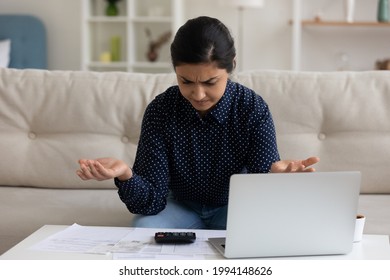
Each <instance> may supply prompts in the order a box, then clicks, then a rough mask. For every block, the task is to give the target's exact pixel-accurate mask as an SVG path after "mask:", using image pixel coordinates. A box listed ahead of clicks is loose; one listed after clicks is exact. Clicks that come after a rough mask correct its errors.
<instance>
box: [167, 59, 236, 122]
mask: <svg viewBox="0 0 390 280" xmlns="http://www.w3.org/2000/svg"><path fill="white" fill-rule="evenodd" d="M175 70H176V76H177V81H178V85H179V88H180V92H181V94H182V95H183V97H184V98H185V99H187V100H188V101H189V102H190V103H191V105H192V106H193V107H194V108H195V109H196V110H197V111H198V112H199V114H200V115H201V116H204V115H205V114H206V113H207V112H209V111H210V110H211V109H212V108H213V107H214V106H215V105H216V104H217V103H218V101H219V100H220V99H221V97H222V96H223V94H224V92H225V88H226V83H227V80H228V78H229V74H228V72H227V71H226V70H225V69H220V68H218V67H217V65H216V64H215V63H201V64H182V65H180V66H176V68H175Z"/></svg>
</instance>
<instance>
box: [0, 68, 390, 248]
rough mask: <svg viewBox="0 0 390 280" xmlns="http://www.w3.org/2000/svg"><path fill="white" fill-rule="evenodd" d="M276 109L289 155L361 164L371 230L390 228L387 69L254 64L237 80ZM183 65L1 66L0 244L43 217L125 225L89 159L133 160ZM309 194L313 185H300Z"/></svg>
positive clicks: (345, 165)
mask: <svg viewBox="0 0 390 280" xmlns="http://www.w3.org/2000/svg"><path fill="white" fill-rule="evenodd" d="M232 79H234V80H237V81H239V82H241V83H243V84H245V85H247V86H249V87H251V88H253V89H254V90H255V91H256V92H257V93H259V94H261V95H262V96H263V97H264V98H265V100H266V101H267V102H268V104H269V105H270V107H271V111H272V113H273V117H274V121H275V124H276V128H277V134H278V144H279V149H280V153H281V156H282V158H285V159H287V158H304V157H307V156H311V155H317V156H319V157H321V162H320V164H318V166H317V170H318V171H334V170H360V171H361V172H362V186H361V193H362V194H361V197H360V201H359V212H360V213H362V214H364V215H366V217H367V221H366V227H365V232H366V233H376V234H390V180H389V179H388V176H389V174H390V72H388V71H383V72H356V73H352V72H351V73H345V72H339V73H314V72H307V73H302V72H288V71H252V72H246V73H238V74H236V75H234V76H233V77H232ZM175 82H176V81H175V76H174V74H134V73H92V72H62V71H45V70H12V69H0V134H1V137H0V154H1V160H0V253H1V252H4V251H5V250H7V249H9V248H10V247H11V246H13V245H15V244H16V243H17V242H19V241H21V240H22V239H23V238H25V237H26V236H28V235H29V234H31V233H32V232H33V231H35V230H37V229H38V228H40V227H41V226H43V225H45V224H72V223H79V224H81V225H107V226H127V225H129V223H130V221H131V218H132V215H131V214H130V213H129V212H128V211H127V209H126V207H125V206H124V205H123V204H122V202H121V201H120V200H119V198H118V195H117V191H116V189H115V187H114V185H113V182H112V181H105V182H95V181H87V182H84V181H81V180H80V179H79V178H78V177H77V176H76V175H75V171H76V169H77V168H78V164H77V160H78V159H79V158H81V157H85V158H96V157H102V156H113V157H117V158H121V159H124V160H125V161H127V162H129V163H130V164H131V163H132V162H133V160H134V156H135V152H136V149H137V141H138V136H139V132H140V123H141V119H142V116H143V112H144V109H145V106H146V105H147V104H148V103H149V102H150V101H151V100H152V99H153V98H154V97H155V96H156V95H157V94H159V93H161V92H163V91H164V90H165V89H166V88H167V87H168V86H170V85H172V84H175ZM302 195H304V194H302Z"/></svg>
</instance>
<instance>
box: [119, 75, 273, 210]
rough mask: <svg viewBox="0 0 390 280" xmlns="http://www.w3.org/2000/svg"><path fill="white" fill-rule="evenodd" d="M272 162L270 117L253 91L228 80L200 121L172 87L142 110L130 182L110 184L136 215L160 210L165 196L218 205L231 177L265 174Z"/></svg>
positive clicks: (226, 199) (265, 105)
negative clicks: (141, 122) (217, 98)
mask: <svg viewBox="0 0 390 280" xmlns="http://www.w3.org/2000/svg"><path fill="white" fill-rule="evenodd" d="M278 160H279V153H278V150H277V145H276V136H275V128H274V124H273V120H272V116H271V113H270V111H269V108H268V106H267V104H266V103H265V101H264V100H263V99H262V98H261V97H260V96H259V95H257V94H256V93H255V92H254V91H252V90H251V89H249V88H247V87H245V86H243V85H240V84H238V83H234V82H232V81H230V80H229V81H228V83H227V87H226V90H225V93H224V95H223V96H222V98H221V100H220V101H219V102H218V104H217V105H216V106H215V108H214V109H213V110H212V111H210V112H209V113H208V114H207V115H206V116H205V117H204V118H200V117H199V115H198V113H197V112H196V110H195V109H194V108H193V107H192V105H191V104H190V103H189V102H188V101H187V100H186V99H185V98H184V97H183V96H182V95H181V94H180V91H179V88H178V87H177V86H174V87H171V88H169V89H167V91H166V92H164V93H162V94H160V95H159V96H157V97H156V99H155V100H154V101H153V102H151V103H150V104H149V106H148V107H147V109H146V111H145V116H144V120H143V124H142V130H141V137H140V142H139V144H138V150H137V155H136V160H135V163H134V176H133V178H131V179H130V180H128V181H125V182H120V181H118V180H115V183H116V185H117V187H118V189H119V190H118V193H119V196H120V198H121V199H122V201H123V202H124V203H125V204H126V206H127V208H128V209H129V210H130V211H131V212H133V213H136V214H145V215H152V214H157V213H158V212H160V211H161V210H163V209H164V207H165V204H166V196H167V195H168V192H169V191H171V192H172V193H173V195H174V196H175V198H176V199H178V200H187V201H195V202H198V203H200V204H204V205H210V206H222V205H226V204H227V201H228V191H229V180H230V176H231V175H232V174H235V173H242V172H248V173H267V172H269V170H270V167H271V164H272V163H273V162H275V161H278Z"/></svg>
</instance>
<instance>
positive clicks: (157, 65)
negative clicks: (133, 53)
mask: <svg viewBox="0 0 390 280" xmlns="http://www.w3.org/2000/svg"><path fill="white" fill-rule="evenodd" d="M171 65H172V64H171V63H169V62H136V63H134V67H137V68H169V67H171Z"/></svg>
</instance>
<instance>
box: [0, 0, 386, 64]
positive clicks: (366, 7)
mask: <svg viewBox="0 0 390 280" xmlns="http://www.w3.org/2000/svg"><path fill="white" fill-rule="evenodd" d="M183 1H184V7H185V10H184V18H185V19H188V18H192V17H195V16H199V15H209V16H213V17H218V18H219V19H220V20H221V21H223V22H224V23H225V24H226V25H227V26H228V27H229V28H230V30H231V31H232V33H233V35H234V36H235V37H236V43H237V48H238V49H239V48H240V47H241V46H240V45H239V38H237V36H238V34H237V33H238V30H239V28H238V26H239V25H238V11H237V10H235V9H234V8H231V7H224V6H220V5H219V1H210V0H183ZM303 2H304V9H303V15H304V16H305V18H313V17H314V16H315V15H316V14H317V13H320V14H321V16H322V17H323V18H324V19H333V20H341V19H343V0H303ZM376 5H377V0H356V15H355V18H356V19H357V20H375V17H376ZM80 8H81V3H80V0H0V13H28V14H32V15H36V16H38V17H39V18H41V19H42V20H43V22H44V23H45V25H46V28H47V33H48V52H49V53H48V63H49V69H52V70H56V69H61V70H78V69H80V65H81V61H80V59H81V55H80V48H81V40H80V39H81V38H80V37H81V30H80V26H81V22H80V20H81V11H80ZM291 16H292V0H265V7H264V8H262V9H252V10H250V9H246V10H244V11H243V25H244V32H243V38H242V39H243V42H244V43H243V46H242V47H243V49H242V53H243V57H242V58H241V63H242V64H241V65H243V70H248V69H255V68H257V69H259V68H261V69H280V70H286V69H290V68H291V63H290V62H291V50H290V43H291V26H289V24H288V21H289V19H290V18H291ZM389 37H390V28H380V29H372V28H363V29H361V28H355V27H353V28H347V29H346V28H323V29H318V28H307V29H305V30H304V32H303V38H304V44H303V53H302V55H303V57H304V59H303V61H302V66H303V67H304V69H307V70H325V71H327V70H336V69H337V67H338V64H339V63H340V54H341V53H346V54H347V56H348V58H349V61H348V64H349V66H348V67H350V68H351V69H352V70H353V69H356V70H364V69H372V68H373V67H374V66H373V65H374V62H375V60H376V59H381V58H385V57H386V55H388V57H390V39H389ZM239 53H240V52H239ZM239 65H240V64H239Z"/></svg>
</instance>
